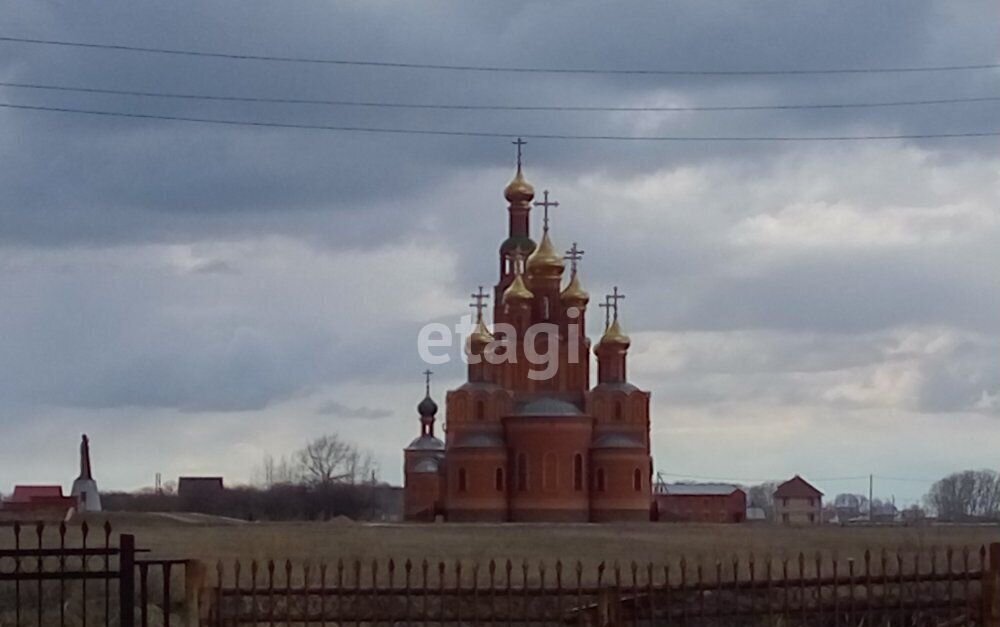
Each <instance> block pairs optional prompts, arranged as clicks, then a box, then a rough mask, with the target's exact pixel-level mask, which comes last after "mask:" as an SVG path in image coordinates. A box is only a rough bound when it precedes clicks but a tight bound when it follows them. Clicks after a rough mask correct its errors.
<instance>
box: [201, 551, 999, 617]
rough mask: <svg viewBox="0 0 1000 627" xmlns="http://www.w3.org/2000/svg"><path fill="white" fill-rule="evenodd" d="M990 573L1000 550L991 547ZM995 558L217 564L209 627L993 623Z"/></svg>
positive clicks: (969, 554) (883, 555)
mask: <svg viewBox="0 0 1000 627" xmlns="http://www.w3.org/2000/svg"><path fill="white" fill-rule="evenodd" d="M991 550H992V551H993V561H994V563H996V562H998V561H1000V557H998V556H1000V544H998V545H992V546H991ZM989 563H990V552H989V551H988V550H987V547H985V546H984V547H979V548H978V549H977V550H970V549H958V550H956V549H945V550H942V551H929V552H926V553H907V554H904V553H891V554H890V553H889V552H888V551H880V552H879V553H877V554H873V553H871V552H866V553H865V554H864V556H863V558H862V559H860V560H854V559H848V560H841V559H837V558H836V557H833V556H826V557H824V556H822V555H816V556H814V557H812V558H807V557H806V555H804V554H799V555H797V556H796V557H794V558H792V559H770V558H765V559H763V560H755V559H754V558H752V557H751V558H750V559H742V560H741V559H739V558H734V559H732V560H727V561H726V562H721V561H714V562H711V563H704V562H691V561H689V560H687V559H680V560H678V561H675V562H672V563H669V564H665V565H659V566H657V565H654V564H653V563H647V564H643V565H640V564H637V563H631V564H628V565H627V566H621V565H618V564H612V565H607V564H604V563H601V564H599V565H597V566H596V567H591V568H589V569H588V568H585V567H584V565H583V564H581V563H579V562H575V563H572V564H564V563H562V562H555V563H554V564H548V565H547V564H545V563H538V564H529V563H527V562H521V563H518V564H515V563H513V562H511V561H509V560H507V561H503V562H499V563H498V562H496V561H491V562H489V563H487V564H485V565H483V566H480V565H478V564H471V565H470V564H462V563H461V562H458V563H447V564H446V563H445V562H436V563H433V564H432V563H429V562H428V561H421V562H419V563H413V562H412V561H410V560H406V561H404V562H402V563H397V562H396V561H395V560H388V561H386V562H379V561H377V560H375V561H371V562H364V563H362V562H361V561H353V562H350V563H345V562H343V561H339V562H337V563H336V564H333V565H326V564H315V565H309V564H301V565H293V564H292V563H291V562H289V561H286V562H284V563H275V562H267V563H258V562H250V563H249V564H248V565H244V564H242V563H240V562H235V563H233V564H231V565H229V566H227V565H224V564H221V563H220V564H218V565H217V568H216V571H217V572H216V578H217V581H218V586H217V588H216V589H215V591H214V595H213V596H214V603H213V607H212V609H211V611H210V620H211V621H212V623H213V624H215V625H217V626H219V627H222V626H227V625H240V624H254V625H259V624H262V623H263V624H268V625H274V624H282V625H286V624H303V625H305V624H320V625H325V624H328V623H329V624H336V625H345V624H346V625H357V626H360V625H396V624H406V625H412V624H418V625H513V624H519V625H532V624H534V625H559V624H569V625H574V624H577V625H635V626H651V625H681V626H685V627H686V626H691V627H709V626H711V627H717V626H718V627H722V626H727V627H729V626H742V625H746V626H755V627H756V626H764V625H768V626H775V627H776V626H778V625H781V626H782V627H791V626H803V627H804V626H810V627H827V626H829V627H839V626H844V627H848V626H850V627H860V626H862V625H863V626H865V627H870V626H879V627H904V626H905V627H918V626H925V625H926V626H929V627H940V626H942V625H947V626H960V625H961V626H975V625H990V626H992V625H993V624H994V623H991V622H988V621H987V620H986V619H985V617H986V616H989V615H990V614H989V611H990V610H989V606H990V604H991V603H993V597H994V592H993V591H994V590H995V587H996V580H995V573H994V572H993V571H992V570H990V569H989V567H988V566H989Z"/></svg>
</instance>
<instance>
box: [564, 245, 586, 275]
mask: <svg viewBox="0 0 1000 627" xmlns="http://www.w3.org/2000/svg"><path fill="white" fill-rule="evenodd" d="M584 252H586V251H583V250H580V248H579V247H577V245H576V242H573V246H572V248H570V249H569V250H567V251H566V255H565V256H564V257H563V259H565V260H567V261H569V267H570V271H571V272H572V273H573V274H574V275H575V274H576V266H577V264H578V263H579V262H580V260H581V259H583V253H584Z"/></svg>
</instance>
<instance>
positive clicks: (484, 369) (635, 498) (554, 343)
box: [404, 140, 652, 522]
mask: <svg viewBox="0 0 1000 627" xmlns="http://www.w3.org/2000/svg"><path fill="white" fill-rule="evenodd" d="M515 143H517V144H518V165H517V174H516V175H515V176H514V179H513V180H512V181H511V182H510V184H508V185H507V188H506V189H505V190H504V196H505V197H506V199H507V202H508V203H509V204H508V207H507V212H508V215H509V223H510V227H509V234H508V237H507V239H505V240H504V241H503V242H502V243H501V244H500V255H499V257H500V258H499V265H500V273H499V274H500V278H499V280H498V281H497V283H496V286H495V287H494V290H493V298H492V300H493V330H492V331H491V330H490V329H489V328H488V327H487V325H486V323H485V320H484V317H483V309H484V308H485V306H484V300H486V299H487V298H488V296H487V295H486V294H484V293H483V291H482V289H481V288H480V290H479V293H478V294H476V295H474V296H473V297H474V298H475V300H476V302H475V303H474V304H473V306H474V307H475V308H476V311H477V319H476V324H475V328H474V330H473V331H472V333H471V334H470V335H469V338H468V342H467V344H466V347H465V350H466V355H467V357H468V361H469V364H468V381H467V382H466V383H464V384H463V385H462V386H460V387H458V388H456V389H454V390H451V391H449V392H448V394H447V398H446V402H445V416H446V420H447V423H446V427H445V429H444V431H445V433H444V435H443V437H444V440H443V441H442V440H441V439H439V438H438V437H437V436H436V434H435V421H436V418H437V416H436V414H437V411H438V406H437V404H436V403H435V402H434V401H433V400H432V399H431V396H430V384H429V380H428V386H427V396H426V397H425V398H424V399H423V400H422V401H421V402H420V404H419V405H418V407H417V409H418V411H419V414H420V423H421V431H420V436H419V437H418V438H416V439H415V440H413V442H411V443H410V445H409V446H408V447H407V448H406V449H405V453H404V456H405V482H406V485H405V515H406V518H407V519H408V520H433V519H435V518H437V517H443V518H444V519H445V520H449V521H580V522H586V521H595V522H599V521H619V520H636V521H640V520H649V518H650V509H651V503H652V489H651V483H652V458H651V457H650V445H649V428H650V423H649V397H650V395H649V392H647V391H645V390H641V389H639V388H637V387H636V386H634V385H632V384H631V383H629V381H628V378H627V377H626V362H627V358H628V349H629V345H630V340H629V338H628V336H627V335H625V333H624V332H623V331H622V326H621V323H620V321H619V316H618V304H619V300H620V299H621V298H624V296H623V295H621V294H619V293H618V289H617V288H615V290H614V293H613V294H611V295H609V296H607V297H606V299H605V302H603V303H601V304H600V307H602V308H603V309H604V312H603V314H604V321H605V325H604V332H603V335H602V336H601V338H600V340H599V341H598V342H597V345H596V346H594V347H593V352H594V354H595V355H596V358H597V384H596V385H594V386H593V387H592V386H591V372H590V371H591V362H590V351H591V342H590V339H589V338H588V337H587V335H586V319H587V315H586V314H587V306H588V304H589V302H590V296H589V295H588V294H587V292H586V291H585V290H584V288H583V284H582V279H581V277H580V273H579V271H578V261H579V260H580V258H581V256H582V251H580V250H579V249H578V248H577V246H576V244H575V243H574V244H573V247H572V248H571V249H570V250H569V251H567V253H566V255H565V257H564V255H563V254H561V253H559V252H557V250H558V249H557V248H556V246H555V244H554V243H553V239H552V235H551V233H550V232H549V220H548V209H549V208H550V207H553V206H556V205H557V203H554V202H549V199H548V192H546V193H545V195H544V200H543V201H541V202H534V203H533V201H534V198H535V191H534V188H533V187H532V186H531V184H530V183H528V182H527V181H526V180H525V178H524V174H523V172H522V167H521V157H520V146H521V142H520V140H519V141H518V142H515ZM533 206H538V207H540V208H541V209H542V210H543V211H544V219H543V225H544V227H543V230H542V237H541V241H540V242H538V243H537V244H536V242H535V241H534V240H532V239H531V235H530V224H531V210H532V207H533ZM567 260H568V261H569V263H570V269H569V272H568V273H567V272H566V270H567V268H566V261H567ZM566 274H568V275H569V276H568V277H567V276H565V275H566ZM542 324H547V325H548V326H547V328H548V329H549V332H547V333H541V332H539V333H535V331H536V330H538V329H540V328H544V327H540V326H539V325H542ZM538 355H554V356H557V359H554V360H553V363H554V364H555V366H556V367H555V368H551V369H550V370H549V371H546V372H542V370H543V369H544V368H543V366H541V365H538V363H539V360H538ZM532 359H534V361H532ZM547 375H551V376H547ZM428 376H429V373H428Z"/></svg>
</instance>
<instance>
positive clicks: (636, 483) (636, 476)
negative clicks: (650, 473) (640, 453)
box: [632, 468, 642, 492]
mask: <svg viewBox="0 0 1000 627" xmlns="http://www.w3.org/2000/svg"><path fill="white" fill-rule="evenodd" d="M632 488H633V489H634V490H635V491H636V492H642V471H641V470H639V469H638V468H636V469H635V471H634V472H633V473H632Z"/></svg>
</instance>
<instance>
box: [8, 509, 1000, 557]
mask: <svg viewBox="0 0 1000 627" xmlns="http://www.w3.org/2000/svg"><path fill="white" fill-rule="evenodd" d="M87 520H88V522H89V524H90V525H91V529H92V531H91V541H90V543H91V545H93V544H94V543H95V542H97V543H99V542H101V541H102V538H103V535H102V532H101V530H100V529H99V527H100V526H101V525H102V524H103V523H104V521H105V520H110V522H111V524H112V527H113V529H114V532H115V533H116V534H117V533H132V534H134V535H135V536H136V544H137V546H139V547H141V548H144V549H149V551H150V553H149V554H148V557H151V558H196V559H201V560H204V561H206V562H208V563H212V564H214V563H216V562H217V561H219V560H222V561H223V562H224V563H226V564H227V565H229V564H231V563H232V562H234V561H235V560H241V561H243V562H246V563H248V562H249V561H251V560H255V559H256V560H259V561H267V560H269V559H274V560H275V561H279V562H283V561H284V560H286V559H288V560H291V561H292V562H294V563H296V564H302V563H306V562H308V563H312V564H316V563H320V562H326V563H328V564H334V563H336V562H337V560H338V559H343V560H344V561H345V562H347V563H350V562H352V561H353V560H355V559H360V560H362V561H363V562H365V563H366V564H367V563H370V562H371V561H372V560H373V559H378V560H379V561H380V562H384V561H387V560H388V559H389V558H393V559H394V560H395V561H396V563H397V564H402V563H403V562H405V561H406V560H407V559H410V560H413V561H414V563H420V562H421V561H422V560H424V559H427V560H428V561H429V562H431V564H434V563H436V562H438V561H445V562H447V563H448V564H449V568H450V567H451V565H452V564H454V563H455V561H456V560H460V561H461V562H463V563H464V564H472V563H474V562H478V563H480V564H483V565H485V564H487V563H488V562H489V561H490V560H491V559H496V560H498V562H502V561H503V560H506V559H511V560H512V561H513V562H514V563H515V564H516V565H519V564H521V563H522V562H523V561H525V560H527V561H528V562H529V564H531V565H532V570H534V569H535V567H536V566H537V564H538V563H540V562H545V563H547V564H550V565H551V564H554V563H555V561H556V560H562V561H563V562H564V563H574V562H576V561H578V560H579V561H582V562H583V564H584V566H585V567H586V569H587V570H588V571H590V570H592V569H594V568H595V567H596V565H597V564H598V563H599V562H601V561H605V562H607V563H608V564H609V565H610V564H613V563H615V562H618V563H619V564H621V565H622V566H623V567H624V568H627V567H628V565H629V564H630V563H631V562H632V561H635V562H637V563H639V564H641V565H645V564H647V563H650V562H651V563H653V564H655V565H657V566H661V565H665V564H668V563H676V562H677V561H678V560H679V559H680V558H681V557H682V556H683V557H686V558H687V560H688V562H689V563H692V564H694V563H698V562H699V561H700V562H702V563H704V564H706V565H714V564H715V563H716V561H718V560H721V561H723V562H724V563H726V564H727V565H728V564H729V563H730V562H731V561H732V559H733V557H734V556H738V557H739V558H740V560H741V562H745V561H746V558H747V557H748V556H749V555H751V554H752V555H754V556H755V558H756V559H757V561H758V563H761V562H762V559H763V558H764V557H766V556H771V557H772V558H774V559H775V560H778V561H780V560H781V559H784V558H788V559H790V560H791V561H792V563H793V566H794V564H795V560H796V559H797V556H798V554H799V552H803V553H805V555H806V558H807V561H808V563H809V564H810V565H811V564H813V563H814V560H815V557H816V555H817V553H818V552H819V553H821V554H822V555H823V559H824V561H826V560H828V559H829V558H831V557H833V556H836V557H838V558H839V559H840V560H841V561H843V562H846V560H847V559H849V558H854V559H855V560H857V561H858V564H859V565H860V563H861V559H862V556H863V554H864V552H865V550H866V549H871V550H872V551H873V554H874V555H876V556H877V555H878V552H879V551H880V550H881V549H888V550H889V551H890V552H897V551H898V552H901V553H903V554H906V555H910V554H913V553H921V554H922V555H924V556H927V555H929V554H930V552H931V551H932V550H935V549H936V550H938V554H939V555H940V560H941V561H940V564H942V565H943V564H944V549H945V548H946V547H954V548H955V549H956V553H955V560H956V566H958V565H959V564H960V560H961V555H962V552H961V549H962V548H964V547H969V548H970V553H971V556H972V557H971V559H972V561H973V562H974V563H977V562H978V559H977V557H978V551H979V547H980V546H982V545H984V544H989V543H990V542H1000V526H958V525H954V526H952V525H948V526H915V527H850V528H846V527H835V526H823V527H802V528H786V527H780V526H774V525H766V524H759V525H758V524H743V525H707V524H706V525H696V524H670V523H660V524H616V525H596V524H595V525H589V524H572V525H554V524H505V525H488V524H371V523H355V522H350V521H340V520H335V521H330V522H304V523H294V522H289V523H268V522H255V523H246V522H240V521H230V520H226V519H216V518H211V517H206V516H199V515H188V514H176V515H174V514H108V515H105V516H89V517H88V519H87ZM79 522H80V521H79V520H77V521H74V522H73V523H71V525H70V532H69V539H68V542H67V543H68V544H76V542H78V539H77V534H78V532H79V529H78V525H79ZM55 527H56V525H54V524H53V525H51V526H50V527H49V531H48V532H47V537H46V543H47V544H50V545H54V544H55V543H57V542H58V540H57V537H56V535H55ZM34 538H35V534H34V530H33V529H32V528H30V527H29V528H27V529H25V531H24V532H22V544H23V545H25V544H26V545H27V546H32V545H33V543H34V542H35V539H34ZM11 545H12V534H11V532H10V530H9V529H0V547H10V546H11ZM875 561H876V562H877V557H876V560H875ZM711 568H714V566H711Z"/></svg>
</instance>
